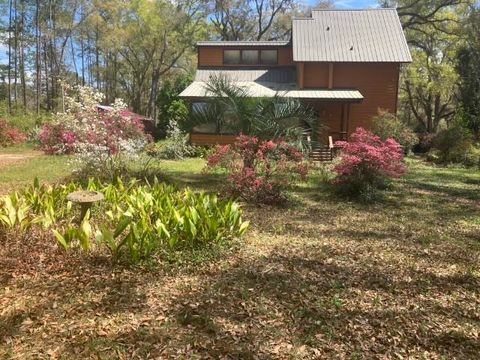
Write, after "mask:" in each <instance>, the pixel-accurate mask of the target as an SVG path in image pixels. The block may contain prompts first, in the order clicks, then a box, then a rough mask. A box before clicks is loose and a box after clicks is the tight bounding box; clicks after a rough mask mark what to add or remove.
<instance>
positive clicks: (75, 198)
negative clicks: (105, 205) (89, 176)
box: [67, 190, 104, 222]
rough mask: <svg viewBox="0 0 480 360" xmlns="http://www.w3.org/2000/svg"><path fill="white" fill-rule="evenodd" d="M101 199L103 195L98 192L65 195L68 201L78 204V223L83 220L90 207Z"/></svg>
mask: <svg viewBox="0 0 480 360" xmlns="http://www.w3.org/2000/svg"><path fill="white" fill-rule="evenodd" d="M103 199H104V197H103V194H102V193H100V192H98V191H88V190H80V191H74V192H71V193H70V194H68V195H67V200H68V201H71V202H73V203H76V204H80V210H81V212H80V222H81V221H82V220H83V219H84V218H85V215H86V214H87V211H88V210H89V209H90V208H91V207H92V205H93V203H96V202H97V201H101V200H103Z"/></svg>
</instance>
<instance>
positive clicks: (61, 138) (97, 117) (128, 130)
mask: <svg viewBox="0 0 480 360" xmlns="http://www.w3.org/2000/svg"><path fill="white" fill-rule="evenodd" d="M65 116H66V120H65V121H64V122H62V121H57V122H54V123H46V124H44V125H43V126H42V128H41V130H40V133H39V136H38V139H39V141H40V144H41V147H42V149H43V150H44V151H45V152H46V153H47V154H71V153H75V152H77V150H78V149H79V147H80V146H81V144H93V145H98V146H102V147H105V148H107V149H108V151H109V152H110V153H111V154H115V153H117V152H118V151H119V141H121V140H137V139H145V140H147V138H148V136H147V135H146V134H145V132H144V128H143V124H142V122H141V121H140V120H139V119H136V118H134V119H132V118H130V117H126V116H122V115H121V114H116V113H113V112H112V113H100V112H98V111H95V110H92V109H84V110H83V111H78V112H76V113H74V114H66V115H65Z"/></svg>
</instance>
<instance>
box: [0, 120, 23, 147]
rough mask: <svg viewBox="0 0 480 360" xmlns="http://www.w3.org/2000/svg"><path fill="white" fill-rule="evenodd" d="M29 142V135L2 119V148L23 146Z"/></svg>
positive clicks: (0, 122)
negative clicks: (22, 144) (25, 142)
mask: <svg viewBox="0 0 480 360" xmlns="http://www.w3.org/2000/svg"><path fill="white" fill-rule="evenodd" d="M26 140H27V135H25V133H24V132H23V131H21V130H19V129H17V128H16V127H13V126H12V125H10V124H9V123H8V122H7V121H6V120H4V119H0V147H6V146H12V145H17V144H21V143H22V142H24V141H26Z"/></svg>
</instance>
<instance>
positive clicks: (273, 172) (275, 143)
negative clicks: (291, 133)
mask: <svg viewBox="0 0 480 360" xmlns="http://www.w3.org/2000/svg"><path fill="white" fill-rule="evenodd" d="M215 168H220V169H223V170H226V171H227V173H228V182H227V190H228V192H229V193H230V194H231V195H233V196H238V197H241V198H242V199H244V200H246V201H249V202H255V203H264V204H278V203H281V202H283V201H285V200H286V197H285V194H284V190H285V188H286V187H287V186H288V185H289V184H290V183H291V182H292V181H294V180H296V179H302V180H304V179H305V178H306V177H307V174H308V166H307V163H306V161H305V160H304V157H303V154H302V153H301V152H300V151H299V150H298V149H297V148H296V147H294V146H292V145H289V144H287V143H286V142H284V141H281V140H269V141H262V140H259V139H258V138H257V137H254V136H246V135H240V136H238V137H237V139H236V142H235V144H233V145H217V146H216V147H215V148H214V150H213V151H212V153H211V154H210V155H209V156H208V158H207V169H210V170H212V169H215Z"/></svg>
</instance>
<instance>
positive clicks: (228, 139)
mask: <svg viewBox="0 0 480 360" xmlns="http://www.w3.org/2000/svg"><path fill="white" fill-rule="evenodd" d="M235 138H236V135H218V134H198V133H190V143H191V144H192V145H197V146H203V145H215V144H219V145H227V144H233V143H234V142H235Z"/></svg>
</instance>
